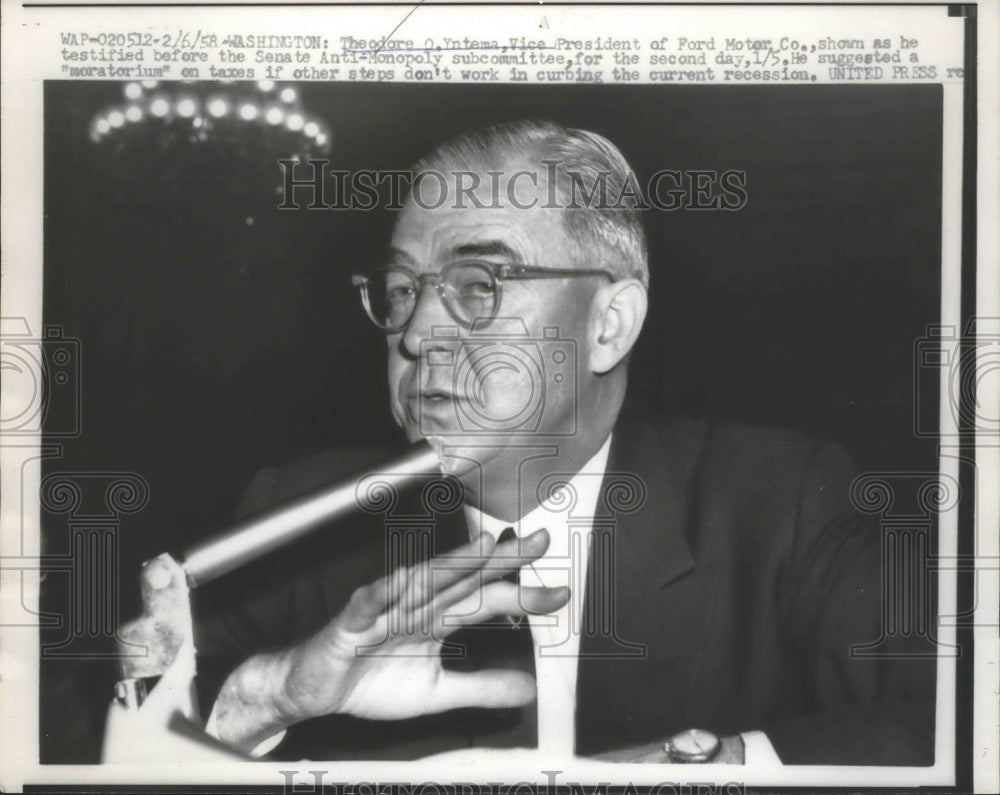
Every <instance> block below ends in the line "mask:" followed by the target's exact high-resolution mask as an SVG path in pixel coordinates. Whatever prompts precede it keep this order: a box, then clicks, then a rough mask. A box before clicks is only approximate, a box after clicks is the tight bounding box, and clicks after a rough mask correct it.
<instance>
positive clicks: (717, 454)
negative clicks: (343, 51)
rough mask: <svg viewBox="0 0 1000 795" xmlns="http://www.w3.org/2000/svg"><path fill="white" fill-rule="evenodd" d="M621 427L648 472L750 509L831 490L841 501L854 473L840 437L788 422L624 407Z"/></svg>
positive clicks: (632, 453)
mask: <svg viewBox="0 0 1000 795" xmlns="http://www.w3.org/2000/svg"><path fill="white" fill-rule="evenodd" d="M620 427H621V428H622V430H623V437H624V438H623V439H622V446H623V447H629V448H631V449H630V450H629V451H628V452H626V451H624V450H623V451H622V452H623V453H625V455H624V456H623V459H632V462H634V464H635V465H636V466H637V471H639V469H641V470H642V471H641V472H640V474H643V476H644V477H645V475H646V473H648V472H650V471H652V472H659V473H660V474H662V475H663V476H665V477H669V478H673V479H675V480H677V481H679V482H683V483H686V484H687V493H688V494H689V495H690V496H691V497H695V496H696V495H698V494H700V495H701V496H702V497H703V498H706V496H707V497H710V498H711V499H715V500H722V501H723V502H725V503H727V504H731V505H738V506H742V507H743V508H744V509H747V510H753V509H754V508H755V507H760V506H761V505H763V506H769V507H773V506H774V505H776V504H785V505H794V504H796V503H797V502H798V501H799V500H801V499H812V498H815V497H819V498H821V499H823V500H825V499H826V498H827V497H828V496H829V497H830V498H831V499H836V500H838V501H839V504H844V502H846V501H847V500H848V499H849V489H850V484H851V482H852V480H853V479H854V476H855V474H856V468H855V465H854V462H853V460H852V459H851V456H850V455H849V453H848V452H847V451H846V449H845V448H844V447H843V446H842V445H841V444H839V443H837V442H834V441H831V440H828V439H823V438H821V437H819V436H815V435H812V434H810V433H806V432H803V431H800V430H794V429H790V428H782V427H768V426H760V425H753V424H749V423H746V422H742V421H739V420H733V419H723V418H709V417H701V418H696V417H690V416H682V415H678V414H671V415H656V414H651V413H648V412H640V413H630V414H628V415H624V414H623V417H622V422H621V423H620ZM616 432H617V431H616ZM825 492H826V493H825Z"/></svg>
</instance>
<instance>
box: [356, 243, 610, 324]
mask: <svg viewBox="0 0 1000 795" xmlns="http://www.w3.org/2000/svg"><path fill="white" fill-rule="evenodd" d="M463 265H480V266H482V267H483V268H484V269H485V270H486V271H487V272H489V274H490V278H491V279H492V280H493V284H494V285H495V290H496V292H495V295H494V300H493V312H492V313H491V314H490V316H489V317H485V318H482V317H477V318H474V319H473V320H471V321H467V320H463V319H461V318H460V317H458V315H457V314H456V312H455V310H454V309H453V308H452V306H451V303H450V301H449V299H448V298H447V296H446V295H445V292H444V283H445V279H444V274H446V273H447V272H448V271H449V270H452V269H454V268H458V267H460V266H463ZM389 271H403V272H405V273H409V274H410V275H411V276H412V277H413V280H414V281H415V282H416V283H417V285H418V287H419V290H418V292H417V298H416V300H415V301H414V302H413V309H412V310H411V312H410V316H409V317H408V318H407V319H406V322H405V323H403V324H401V325H399V326H386V325H383V324H382V323H380V322H379V321H378V320H376V319H375V314H374V313H373V312H372V308H371V301H370V299H369V297H368V281H369V279H371V277H372V276H373V275H374V274H375V273H386V272H389ZM582 276H606V277H607V278H608V279H610V280H611V281H612V282H616V281H618V277H616V276H615V275H614V274H613V273H611V271H608V270H605V269H603V268H543V267H540V266H534V265H514V264H511V263H497V262H486V261H483V260H459V261H458V262H450V263H448V264H447V265H445V266H444V267H443V268H441V270H439V271H438V272H437V273H417V272H416V271H414V270H413V269H411V268H407V267H406V266H402V265H400V266H394V267H387V268H377V269H376V270H375V271H374V272H373V273H372V274H369V275H365V274H361V273H356V274H354V275H352V276H351V284H352V285H354V286H355V287H357V288H358V289H359V290H360V291H361V303H362V304H363V305H364V308H365V314H367V315H368V318H369V319H370V320H371V321H372V322H373V323H374V324H375V325H376V326H378V327H379V328H380V329H382V330H383V331H385V332H388V333H390V334H394V333H397V332H400V331H403V330H404V329H406V328H407V326H409V325H410V322H411V321H412V320H413V315H414V314H416V311H417V304H419V303H420V297H421V295H422V294H423V290H424V287H426V286H427V285H428V284H431V285H433V286H434V290H435V292H436V293H437V294H438V298H440V299H441V303H442V304H443V305H444V308H445V309H447V310H448V314H449V315H451V317H452V319H453V320H454V321H455V322H456V323H458V324H459V325H461V326H464V327H465V328H472V327H473V326H475V325H477V323H480V322H485V323H489V322H490V321H491V320H493V319H494V318H495V317H496V316H497V315H498V314H499V313H500V305H501V303H502V302H503V282H504V280H508V279H509V280H511V281H527V280H529V279H562V278H572V277H582Z"/></svg>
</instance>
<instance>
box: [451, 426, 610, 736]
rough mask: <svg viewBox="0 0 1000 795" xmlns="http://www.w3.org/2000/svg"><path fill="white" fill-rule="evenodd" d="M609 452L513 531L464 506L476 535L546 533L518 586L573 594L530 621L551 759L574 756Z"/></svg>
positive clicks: (541, 721) (542, 731) (542, 728)
mask: <svg viewBox="0 0 1000 795" xmlns="http://www.w3.org/2000/svg"><path fill="white" fill-rule="evenodd" d="M610 448H611V438H610V437H608V440H607V441H606V442H605V443H604V444H603V445H602V446H601V449H600V450H598V451H597V453H596V454H595V455H594V457H593V458H591V459H590V460H589V461H588V462H587V463H586V464H584V466H583V467H582V468H581V470H580V471H579V472H578V473H577V474H576V475H574V476H573V477H572V478H571V479H570V480H569V481H568V483H565V484H564V485H562V487H561V488H560V487H558V486H557V485H556V484H553V488H552V489H551V490H550V491H549V497H548V499H546V500H545V501H544V502H543V503H542V504H541V505H539V506H538V507H537V508H535V509H534V510H533V511H531V512H530V513H529V514H527V515H526V516H524V517H522V518H521V519H520V520H519V521H518V522H515V523H514V524H513V525H511V524H510V523H509V522H504V521H501V520H500V519H497V518H496V517H493V516H490V515H489V514H486V513H483V512H482V511H480V510H479V509H477V508H473V507H470V506H468V505H466V506H465V516H466V519H467V521H468V524H469V532H470V534H471V535H472V536H476V535H478V534H479V532H486V533H489V534H490V535H492V536H493V537H494V538H499V536H500V533H501V532H503V530H504V529H505V528H507V527H511V526H513V528H514V532H515V533H516V534H517V536H518V538H526V537H527V536H529V535H531V534H532V533H534V532H535V531H536V530H540V529H542V528H544V529H546V530H547V531H548V533H549V539H550V541H549V548H548V549H547V550H546V551H545V554H544V555H542V557H541V558H539V559H538V560H537V561H535V562H534V563H531V564H529V565H527V566H525V567H524V568H522V569H521V585H523V586H527V587H541V586H545V587H549V588H558V587H560V586H568V587H569V589H570V599H569V602H567V603H566V604H565V605H563V606H562V607H561V608H559V610H557V611H556V612H555V613H551V614H548V615H532V616H529V618H528V621H529V622H530V624H531V637H532V640H533V641H534V644H535V680H536V681H537V683H538V748H539V750H540V751H543V752H544V753H546V754H551V755H566V756H572V754H573V744H574V743H573V741H574V724H575V716H576V674H577V668H578V665H577V660H578V654H579V651H580V626H581V623H582V621H583V597H584V588H585V580H586V575H587V561H588V560H589V556H590V537H591V532H592V530H593V517H594V511H595V509H596V507H597V500H598V498H599V496H600V490H601V481H602V479H603V476H604V471H605V469H606V468H607V464H608V451H609V450H610Z"/></svg>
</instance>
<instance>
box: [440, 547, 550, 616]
mask: <svg viewBox="0 0 1000 795" xmlns="http://www.w3.org/2000/svg"><path fill="white" fill-rule="evenodd" d="M517 543H518V542H517V541H516V540H515V541H511V542H505V543H503V544H500V545H499V546H497V547H496V549H495V550H493V551H492V552H493V554H492V555H491V556H490V558H489V560H487V561H485V562H483V563H482V564H481V565H480V566H479V568H477V569H476V570H474V571H468V570H467V571H466V576H465V577H463V578H452V580H451V581H450V586H449V587H446V588H437V589H435V590H436V592H437V593H436V595H435V597H434V600H433V602H432V603H431V605H430V607H431V610H430V613H428V615H429V616H432V615H440V614H441V613H442V612H443V611H444V610H446V609H447V608H449V607H451V606H452V605H455V604H457V603H458V602H460V601H461V600H463V599H465V598H466V597H468V596H469V595H470V594H473V593H475V592H476V591H478V590H479V589H481V588H483V587H485V586H486V585H488V584H490V583H491V582H495V581H496V580H501V579H503V578H504V577H506V576H507V575H509V574H513V573H514V572H516V571H518V570H519V569H520V568H522V567H523V566H526V565H527V564H529V563H532V562H534V561H535V560H537V559H538V558H540V557H541V556H542V555H543V554H544V553H545V550H546V549H548V546H549V534H548V531H546V530H544V529H543V530H538V531H536V532H534V533H532V534H531V535H530V536H528V537H527V538H526V539H524V541H522V542H521V546H520V553H517V549H518V547H517Z"/></svg>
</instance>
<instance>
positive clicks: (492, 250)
mask: <svg viewBox="0 0 1000 795" xmlns="http://www.w3.org/2000/svg"><path fill="white" fill-rule="evenodd" d="M451 254H452V255H453V256H455V257H507V258H508V259H512V260H516V259H518V254H517V252H516V251H515V250H514V249H513V248H511V247H510V246H509V245H508V244H507V243H504V242H503V241H502V240H482V241H479V242H476V243H462V244H461V245H458V246H455V247H454V248H453V249H451Z"/></svg>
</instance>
